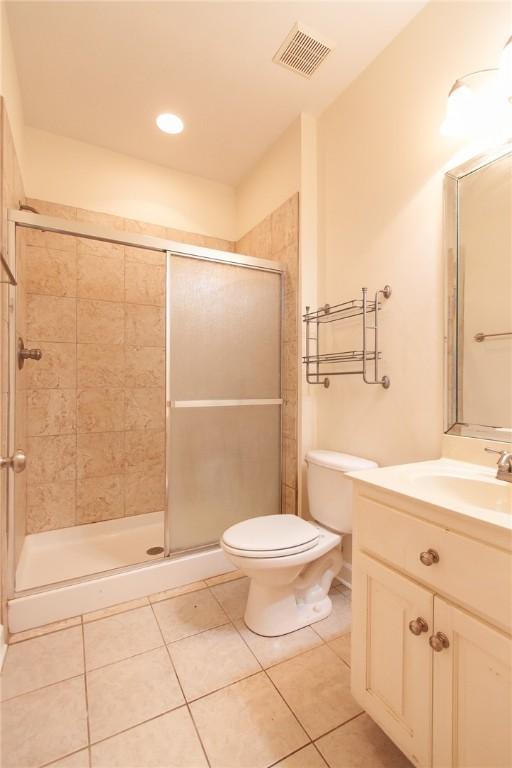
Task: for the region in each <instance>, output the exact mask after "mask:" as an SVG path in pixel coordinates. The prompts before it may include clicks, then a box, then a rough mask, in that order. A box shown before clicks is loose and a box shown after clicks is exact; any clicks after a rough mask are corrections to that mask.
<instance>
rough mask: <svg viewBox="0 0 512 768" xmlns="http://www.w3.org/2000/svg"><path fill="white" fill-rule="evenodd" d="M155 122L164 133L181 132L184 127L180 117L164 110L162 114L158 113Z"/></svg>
mask: <svg viewBox="0 0 512 768" xmlns="http://www.w3.org/2000/svg"><path fill="white" fill-rule="evenodd" d="M156 124H157V125H158V127H159V128H160V130H161V131H163V132H164V133H181V132H182V130H183V128H184V127H185V126H184V125H183V120H182V119H181V117H178V115H173V114H171V113H170V112H164V113H163V114H162V115H158V117H157V119H156Z"/></svg>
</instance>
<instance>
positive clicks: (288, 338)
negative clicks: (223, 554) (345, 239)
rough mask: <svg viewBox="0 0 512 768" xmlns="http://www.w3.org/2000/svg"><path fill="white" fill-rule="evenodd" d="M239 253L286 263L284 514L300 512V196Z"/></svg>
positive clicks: (246, 239) (250, 235) (242, 243)
mask: <svg viewBox="0 0 512 768" xmlns="http://www.w3.org/2000/svg"><path fill="white" fill-rule="evenodd" d="M236 251H237V253H245V254H247V255H249V256H255V257H258V258H260V259H271V260H273V261H280V262H283V264H285V266H286V273H285V297H284V328H283V349H282V355H283V381H282V397H283V400H284V405H283V422H282V423H283V456H282V500H283V511H284V512H286V513H288V514H293V513H295V512H296V509H297V391H298V346H297V321H298V302H297V280H298V262H299V196H298V194H295V195H293V196H292V197H290V199H289V200H287V201H286V202H285V203H283V205H281V206H279V208H276V210H275V211H273V212H272V213H271V214H270V215H269V216H267V217H266V218H264V219H263V221H261V222H260V223H259V224H257V225H256V226H255V227H254V228H253V229H251V230H250V231H249V232H247V234H245V235H244V236H243V237H242V238H241V239H240V240H238V242H237V243H236Z"/></svg>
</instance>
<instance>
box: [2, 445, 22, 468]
mask: <svg viewBox="0 0 512 768" xmlns="http://www.w3.org/2000/svg"><path fill="white" fill-rule="evenodd" d="M26 466H27V456H26V454H25V451H22V450H20V449H19V448H18V450H17V451H15V452H14V453H13V455H12V456H6V457H3V456H0V469H3V468H7V467H12V469H13V471H14V472H23V470H24V469H25V467H26Z"/></svg>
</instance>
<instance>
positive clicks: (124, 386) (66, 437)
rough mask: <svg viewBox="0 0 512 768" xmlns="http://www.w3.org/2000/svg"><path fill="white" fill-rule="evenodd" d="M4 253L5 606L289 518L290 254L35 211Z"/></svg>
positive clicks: (14, 225)
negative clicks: (256, 520)
mask: <svg viewBox="0 0 512 768" xmlns="http://www.w3.org/2000/svg"><path fill="white" fill-rule="evenodd" d="M9 258H10V266H11V268H12V269H13V271H14V272H15V275H16V279H17V285H16V287H14V286H13V287H11V288H10V297H9V317H10V349H9V375H10V402H9V419H8V444H9V454H10V455H14V453H15V451H17V450H21V451H22V453H23V454H24V455H25V460H24V459H23V456H22V457H21V459H20V461H18V462H17V463H16V465H11V466H10V467H9V468H8V556H9V572H10V577H11V585H10V598H11V602H13V603H15V602H16V600H17V599H18V598H23V597H27V596H30V595H34V594H37V593H41V592H48V591H51V590H52V589H53V590H55V589H57V588H59V587H62V586H68V587H72V586H73V585H77V584H82V585H83V583H84V582H86V581H94V580H95V579H97V578H98V577H101V578H103V579H105V577H107V576H109V575H119V574H122V573H123V572H126V571H132V576H133V575H134V574H133V572H134V571H135V572H136V571H140V573H141V574H142V573H143V572H148V571H147V567H148V566H149V567H152V566H153V565H154V564H155V563H156V562H160V564H161V565H164V564H165V563H170V562H173V563H174V564H175V566H176V563H184V564H186V563H187V558H189V557H190V556H193V557H194V558H195V559H194V562H195V563H198V562H200V559H198V555H199V554H200V553H203V552H204V553H208V552H211V551H212V550H213V549H215V548H217V547H218V540H219V536H220V535H221V533H222V531H223V530H224V529H225V528H226V527H228V526H229V525H232V524H233V523H235V522H237V521H239V520H243V519H246V518H248V517H252V516H255V515H265V514H276V513H278V512H280V510H281V485H280V478H281V405H282V400H281V358H282V352H281V324H282V317H281V315H282V294H283V286H282V268H281V266H280V265H279V264H278V263H276V262H271V261H265V260H260V259H255V258H249V257H244V256H241V255H237V254H233V253H226V252H220V251H214V250H210V249H207V248H201V247H197V246H188V245H182V244H179V243H175V242H171V241H167V240H163V239H160V238H156V237H151V236H146V235H131V234H129V233H127V232H121V231H120V232H117V231H112V230H107V229H103V228H101V227H97V226H94V225H90V224H86V223H78V222H69V221H66V220H61V219H55V218H50V217H45V216H40V215H37V214H32V213H27V212H24V211H12V212H10V222H9ZM24 464H26V466H24ZM16 469H17V470H23V471H15V470H16ZM219 556H220V553H219ZM205 562H206V561H205ZM216 562H217V563H218V562H220V561H219V560H217V561H216ZM176 567H177V566H176ZM176 567H175V568H174V570H173V574H176V573H177V572H178V571H177V570H176ZM159 573H161V575H162V574H164V575H163V576H162V588H165V587H166V586H173V584H172V583H170V582H169V580H168V579H167V581H166V577H165V572H164V571H159ZM204 575H210V574H208V573H205V574H204ZM211 575H213V574H211ZM174 578H175V576H173V579H174ZM171 581H172V580H171ZM178 581H180V577H179V576H178ZM181 581H182V583H183V580H182V579H181ZM132 583H133V579H132ZM155 583H156V582H155ZM135 591H137V590H135ZM138 591H139V592H141V589H139V590H138ZM141 593H142V592H141Z"/></svg>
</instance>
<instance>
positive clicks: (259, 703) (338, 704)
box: [1, 574, 410, 768]
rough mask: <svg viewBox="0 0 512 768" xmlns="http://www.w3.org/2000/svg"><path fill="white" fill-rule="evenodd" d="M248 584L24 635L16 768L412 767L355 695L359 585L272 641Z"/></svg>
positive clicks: (11, 719)
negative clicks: (325, 611)
mask: <svg viewBox="0 0 512 768" xmlns="http://www.w3.org/2000/svg"><path fill="white" fill-rule="evenodd" d="M246 594H247V580H246V579H245V578H240V577H239V575H238V574H234V575H233V574H232V575H226V577H218V578H215V579H208V580H207V581H206V582H197V583H195V584H192V585H188V586H187V587H184V588H180V589H178V590H169V591H168V592H166V593H160V594H158V595H152V596H151V597H150V598H149V599H143V600H137V601H134V602H132V603H126V604H124V605H122V606H115V607H114V608H111V609H106V610H102V611H96V612H95V613H93V614H87V615H85V616H83V617H77V618H76V619H70V620H67V621H65V622H60V623H58V624H55V625H50V626H48V627H45V628H41V629H39V630H35V631H31V632H25V633H20V634H19V635H15V636H13V637H12V639H11V642H12V644H11V645H10V647H9V650H8V654H7V660H6V662H5V666H4V672H3V676H2V677H3V682H2V688H1V698H2V758H3V759H2V765H3V766H4V768H38V767H39V766H49V765H51V766H54V768H89V767H92V768H203V766H204V768H208V766H210V768H269V767H270V766H275V768H327V767H330V768H407V767H408V766H410V763H409V762H408V761H407V760H406V759H405V757H404V756H403V755H402V754H401V753H400V752H399V751H398V750H397V749H396V747H395V746H394V745H393V744H392V743H391V741H389V739H388V738H387V737H386V736H385V734H384V733H383V732H382V731H381V730H380V729H379V728H378V727H377V726H376V725H375V724H374V723H373V722H372V720H370V718H369V717H368V716H367V715H365V714H362V711H361V709H360V707H359V706H358V704H357V703H356V702H355V701H354V699H353V698H352V697H351V695H350V670H349V664H350V635H349V632H350V613H351V607H350V591H349V590H347V589H345V588H344V587H335V588H333V590H332V593H331V596H332V598H333V604H334V609H333V613H332V614H331V616H329V617H328V618H327V619H324V620H322V621H320V622H317V623H316V624H314V625H312V626H311V627H305V628H304V629H301V630H299V631H298V632H294V633H292V634H290V635H286V636H284V637H279V638H264V637H260V636H258V635H255V634H254V633H252V632H251V631H250V630H249V629H247V627H246V626H245V624H244V622H243V619H242V616H243V609H244V605H245V599H246Z"/></svg>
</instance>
